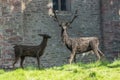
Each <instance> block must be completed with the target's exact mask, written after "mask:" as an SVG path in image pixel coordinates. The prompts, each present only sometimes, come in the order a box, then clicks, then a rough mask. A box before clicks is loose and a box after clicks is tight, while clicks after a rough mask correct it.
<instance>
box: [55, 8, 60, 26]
mask: <svg viewBox="0 0 120 80" xmlns="http://www.w3.org/2000/svg"><path fill="white" fill-rule="evenodd" d="M53 13H54V16H53V17H54V20H55V21H56V22H58V25H59V26H61V24H60V21H59V20H58V17H57V15H56V12H55V10H53Z"/></svg>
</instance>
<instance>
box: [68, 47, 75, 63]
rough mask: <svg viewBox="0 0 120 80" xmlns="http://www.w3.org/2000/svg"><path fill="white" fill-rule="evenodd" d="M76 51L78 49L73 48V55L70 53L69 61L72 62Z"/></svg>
mask: <svg viewBox="0 0 120 80" xmlns="http://www.w3.org/2000/svg"><path fill="white" fill-rule="evenodd" d="M75 51H76V49H73V50H72V53H71V55H70V59H69V63H70V64H71V63H72V61H73V59H74V58H75Z"/></svg>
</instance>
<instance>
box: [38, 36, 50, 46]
mask: <svg viewBox="0 0 120 80" xmlns="http://www.w3.org/2000/svg"><path fill="white" fill-rule="evenodd" d="M47 41H48V38H44V37H43V40H42V42H41V44H40V45H39V46H41V45H44V46H46V45H47Z"/></svg>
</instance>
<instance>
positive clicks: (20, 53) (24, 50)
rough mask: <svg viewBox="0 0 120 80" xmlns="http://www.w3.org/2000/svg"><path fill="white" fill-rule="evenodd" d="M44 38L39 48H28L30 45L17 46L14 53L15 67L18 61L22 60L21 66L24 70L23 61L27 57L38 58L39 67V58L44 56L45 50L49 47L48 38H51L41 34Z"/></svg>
mask: <svg viewBox="0 0 120 80" xmlns="http://www.w3.org/2000/svg"><path fill="white" fill-rule="evenodd" d="M39 35H40V36H42V37H43V40H42V42H41V43H40V45H38V46H28V45H15V46H14V51H15V62H14V63H13V67H14V65H15V63H16V62H17V61H18V59H19V58H21V62H20V66H21V67H22V68H23V61H24V59H25V57H36V58H37V62H38V67H39V63H40V61H39V57H40V56H42V55H43V53H44V50H45V48H46V46H47V41H48V38H51V37H50V36H49V35H47V34H39ZM39 68H40V67H39Z"/></svg>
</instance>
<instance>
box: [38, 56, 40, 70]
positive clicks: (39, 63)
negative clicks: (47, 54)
mask: <svg viewBox="0 0 120 80" xmlns="http://www.w3.org/2000/svg"><path fill="white" fill-rule="evenodd" d="M37 63H38V68H39V69H40V60H39V56H38V57H37Z"/></svg>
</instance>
